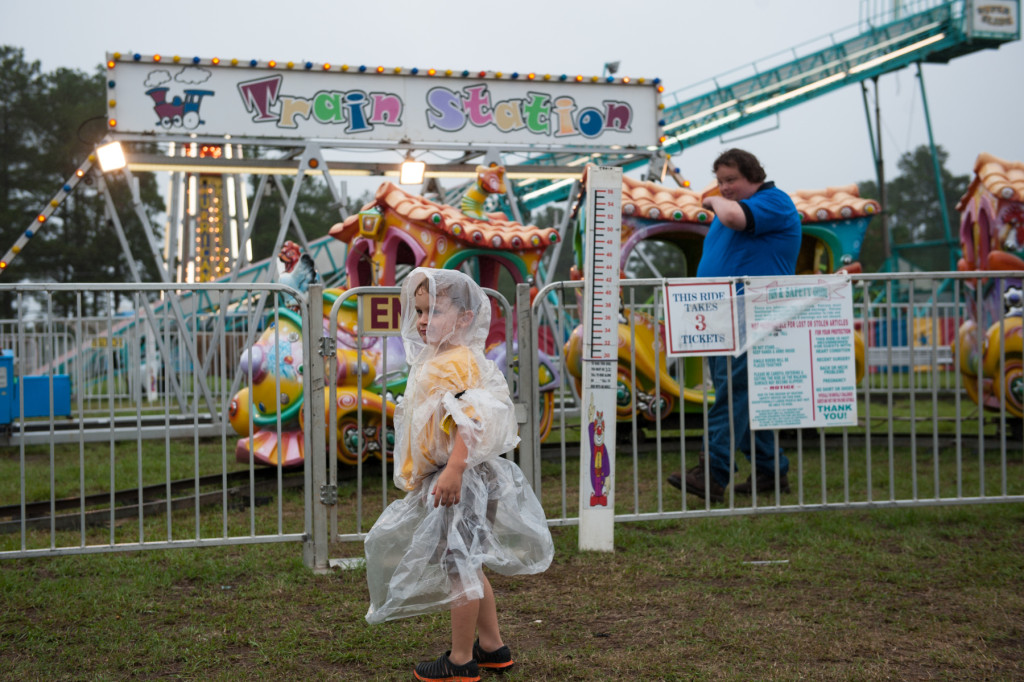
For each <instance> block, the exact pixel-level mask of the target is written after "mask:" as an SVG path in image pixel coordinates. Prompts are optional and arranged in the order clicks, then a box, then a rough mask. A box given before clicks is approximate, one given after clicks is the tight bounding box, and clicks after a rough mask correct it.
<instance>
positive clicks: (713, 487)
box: [686, 466, 725, 502]
mask: <svg viewBox="0 0 1024 682" xmlns="http://www.w3.org/2000/svg"><path fill="white" fill-rule="evenodd" d="M686 492H688V493H693V494H694V495H696V496H697V497H700V498H701V499H710V500H711V501H712V502H721V501H723V500H724V499H725V488H723V487H722V486H720V485H718V483H716V482H715V479H714V478H711V479H710V481H709V484H708V490H707V491H705V490H704V467H702V466H695V467H694V468H692V469H690V470H689V471H687V472H686Z"/></svg>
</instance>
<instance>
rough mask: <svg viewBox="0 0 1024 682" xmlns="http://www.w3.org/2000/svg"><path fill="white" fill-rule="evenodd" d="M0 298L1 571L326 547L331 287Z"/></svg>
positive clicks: (38, 292)
mask: <svg viewBox="0 0 1024 682" xmlns="http://www.w3.org/2000/svg"><path fill="white" fill-rule="evenodd" d="M0 289H2V290H4V291H6V292H8V293H9V294H10V295H12V296H13V297H14V299H15V303H16V307H17V310H18V311H19V312H18V317H17V319H14V320H7V321H0V531H2V532H0V558H17V557H32V556H53V555H64V554H83V553H96V552H113V551H122V550H138V549H157V548H174V547H204V546H214V545H231V544H247V543H261V542H305V543H306V545H307V547H311V546H312V542H311V539H310V538H311V533H310V531H311V515H310V510H311V509H312V506H311V505H308V504H306V503H305V498H304V492H305V490H307V489H308V488H309V485H308V481H307V479H308V477H309V472H308V468H307V467H304V466H298V467H289V466H288V464H289V463H290V461H289V459H288V457H289V456H291V455H292V454H294V453H295V452H298V453H299V454H300V456H301V453H302V452H315V451H320V452H322V451H323V446H322V444H319V445H318V444H316V437H317V434H318V433H319V435H320V437H321V440H322V430H319V431H314V432H312V433H311V434H303V432H302V431H301V429H300V428H299V426H300V423H301V422H302V421H306V422H307V423H315V422H313V419H314V417H313V416H312V415H311V414H309V412H310V408H311V406H313V407H315V402H316V401H314V400H311V399H310V398H309V396H310V395H311V390H312V386H311V384H315V382H316V381H318V380H319V381H320V386H322V385H323V384H322V380H323V376H322V363H319V362H312V363H311V362H308V359H310V358H317V359H319V358H318V357H317V349H316V346H315V345H310V344H311V343H312V344H315V343H316V338H319V336H320V335H319V334H317V333H316V331H317V330H319V329H320V328H321V320H322V313H321V307H322V306H321V303H320V299H321V292H320V288H319V287H317V288H311V289H310V291H309V294H308V296H307V295H305V294H301V293H299V292H297V291H295V290H293V289H290V288H288V287H286V286H283V285H280V284H245V285H232V284H204V285H198V284H197V285H184V284H181V285H177V284H176V285H155V284H154V285H147V284H131V285H56V284H49V285H0ZM311 301H315V305H312V306H311V305H310V302H311ZM311 310H312V311H313V314H312V315H311ZM303 330H313V332H314V333H313V334H305V335H304V334H303V333H302V332H303ZM311 337H316V338H311ZM251 348H253V349H254V350H249V349H251ZM243 355H244V361H243V362H240V357H243ZM304 359H306V360H307V361H306V362H305V363H303V360H304ZM275 368H276V369H275ZM318 368H319V369H318ZM307 370H308V371H307ZM303 372H307V373H308V374H309V375H310V376H309V377H308V379H310V381H307V382H306V383H305V384H303V383H301V381H300V382H296V381H295V376H296V375H299V376H301V373H303ZM321 409H322V402H321ZM321 420H322V417H321ZM250 453H252V456H250ZM320 459H321V461H322V458H320ZM307 554H310V552H309V551H308V550H307ZM310 563H311V562H310Z"/></svg>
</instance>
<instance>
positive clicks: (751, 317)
mask: <svg viewBox="0 0 1024 682" xmlns="http://www.w3.org/2000/svg"><path fill="white" fill-rule="evenodd" d="M744 303H745V304H746V323H747V336H748V338H749V339H751V340H752V345H751V347H750V350H749V351H748V352H749V355H748V358H747V386H748V396H749V397H748V399H749V402H750V428H752V429H780V428H811V427H822V426H856V424H857V380H856V368H855V356H854V338H853V335H854V334H855V331H854V328H853V287H852V285H851V284H850V279H849V277H847V276H844V275H829V276H822V277H818V276H803V277H780V278H776V277H763V278H751V279H750V280H748V282H747V285H746V296H745V297H744Z"/></svg>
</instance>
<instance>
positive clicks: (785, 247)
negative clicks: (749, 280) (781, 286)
mask: <svg viewBox="0 0 1024 682" xmlns="http://www.w3.org/2000/svg"><path fill="white" fill-rule="evenodd" d="M739 204H740V208H742V209H743V213H744V214H745V215H746V217H747V229H745V230H743V231H742V232H740V231H737V230H733V229H731V228H729V227H726V226H725V225H723V224H722V222H721V221H719V219H718V216H715V219H714V220H713V221H711V227H709V228H708V234H707V236H706V237H705V238H704V250H703V252H702V254H701V258H700V263H699V264H698V265H697V276H698V277H744V276H749V277H755V276H758V275H792V274H793V272H794V271H795V270H796V257H797V254H799V253H800V240H801V238H802V235H803V230H802V229H801V226H800V214H799V213H797V211H796V206H795V205H793V200H792V199H790V198H789V195H788V194H786V193H785V192H783V191H782V190H780V189H778V188H777V187H776V186H775V183H774V182H766V183H764V184H762V185H761V186H760V187H759V188H758V190H757V192H755V193H754V195H753V196H752V197H749V198H747V199H743V200H741V201H740V202H739Z"/></svg>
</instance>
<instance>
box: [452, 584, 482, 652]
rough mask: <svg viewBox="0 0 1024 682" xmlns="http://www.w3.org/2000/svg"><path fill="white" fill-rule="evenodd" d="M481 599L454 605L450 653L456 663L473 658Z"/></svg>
mask: <svg viewBox="0 0 1024 682" xmlns="http://www.w3.org/2000/svg"><path fill="white" fill-rule="evenodd" d="M480 602H481V600H479V599H474V600H473V601H468V602H466V603H465V604H461V605H459V606H453V607H452V652H451V654H449V655H448V660H450V661H451V662H452V663H454V664H455V665H463V664H465V663H468V662H469V660H470V659H471V658H473V639H474V637H475V635H476V620H477V617H478V615H479V613H480Z"/></svg>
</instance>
